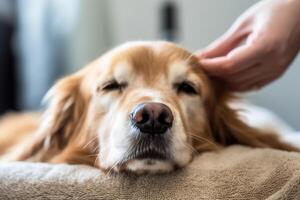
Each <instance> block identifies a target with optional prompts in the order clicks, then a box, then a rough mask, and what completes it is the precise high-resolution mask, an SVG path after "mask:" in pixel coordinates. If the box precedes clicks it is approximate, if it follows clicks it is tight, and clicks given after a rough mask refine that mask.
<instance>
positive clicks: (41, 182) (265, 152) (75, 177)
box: [0, 146, 300, 200]
mask: <svg viewBox="0 0 300 200" xmlns="http://www.w3.org/2000/svg"><path fill="white" fill-rule="evenodd" d="M0 199H26V200H28V199H83V200H84V199H151V200H154V199H209V200H212V199H255V200H256V199H270V200H271V199H272V200H274V199H288V200H291V199H300V154H298V153H289V152H283V151H277V150H270V149H251V148H248V147H242V146H232V147H229V148H227V149H224V150H221V151H220V152H208V153H204V154H202V155H200V156H198V157H197V158H196V159H195V160H194V161H193V162H192V163H191V164H190V165H189V166H188V167H187V168H185V169H182V170H178V171H175V172H173V173H170V174H166V175H155V176H153V175H147V176H141V177H138V176H134V175H125V174H122V175H120V174H119V175H105V174H103V173H102V172H101V171H100V170H98V169H95V168H92V167H88V166H72V165H49V164H41V163H22V162H20V163H7V164H1V165H0Z"/></svg>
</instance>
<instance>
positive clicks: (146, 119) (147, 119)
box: [137, 112, 150, 124]
mask: <svg viewBox="0 0 300 200" xmlns="http://www.w3.org/2000/svg"><path fill="white" fill-rule="evenodd" d="M149 119H150V116H149V114H148V113H147V112H143V113H142V117H141V120H140V121H138V122H137V123H139V124H144V123H146V122H147V121H149Z"/></svg>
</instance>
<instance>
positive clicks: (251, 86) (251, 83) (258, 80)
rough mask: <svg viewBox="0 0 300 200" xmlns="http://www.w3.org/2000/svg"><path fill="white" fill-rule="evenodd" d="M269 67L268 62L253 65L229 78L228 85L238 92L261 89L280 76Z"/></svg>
mask: <svg viewBox="0 0 300 200" xmlns="http://www.w3.org/2000/svg"><path fill="white" fill-rule="evenodd" d="M269 69H270V68H269V65H266V64H265V65H260V64H259V65H255V66H251V67H250V68H249V69H247V70H245V71H242V72H239V73H237V74H235V75H233V76H232V77H231V78H230V79H228V81H227V83H228V86H229V88H231V89H232V90H234V91H238V92H243V91H249V90H256V89H259V88H261V87H263V86H265V85H266V84H268V83H270V82H272V81H273V80H275V79H276V78H278V75H277V74H276V73H274V72H270V70H269Z"/></svg>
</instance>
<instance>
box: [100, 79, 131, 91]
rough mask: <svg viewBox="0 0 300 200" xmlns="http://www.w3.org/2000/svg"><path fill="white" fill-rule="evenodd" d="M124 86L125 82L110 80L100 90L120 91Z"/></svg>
mask: <svg viewBox="0 0 300 200" xmlns="http://www.w3.org/2000/svg"><path fill="white" fill-rule="evenodd" d="M126 86H127V83H118V82H117V81H110V82H109V83H107V84H106V85H105V86H104V87H103V88H102V90H104V91H113V90H119V91H122V90H123V89H124V88H126Z"/></svg>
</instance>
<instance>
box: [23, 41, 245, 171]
mask: <svg viewBox="0 0 300 200" xmlns="http://www.w3.org/2000/svg"><path fill="white" fill-rule="evenodd" d="M49 97H50V105H49V108H48V110H47V112H46V114H45V118H44V120H43V122H42V125H41V128H40V130H39V131H38V134H37V135H38V136H37V139H36V141H35V142H34V145H33V147H32V150H31V152H30V153H28V152H27V157H28V155H29V154H30V155H32V154H37V152H42V151H43V152H44V154H43V155H42V159H43V160H48V161H53V162H69V163H82V162H86V163H89V164H96V165H97V166H99V167H100V168H101V169H104V170H113V171H132V172H136V173H143V172H150V173H156V172H166V171H171V170H172V169H174V168H176V167H183V166H185V165H187V164H188V163H189V162H190V161H191V159H192V157H193V154H194V153H195V152H196V151H204V150H210V149H214V148H217V146H218V145H217V144H220V145H222V144H228V143H233V142H235V140H239V137H243V136H241V133H237V132H239V129H240V121H239V120H238V119H237V117H236V116H235V113H234V112H233V111H232V110H231V109H230V108H229V107H228V106H227V103H226V101H227V98H228V97H229V95H228V93H227V92H224V88H223V87H222V85H220V83H218V82H216V81H214V80H212V79H211V78H209V77H208V76H207V75H206V74H205V73H204V71H203V70H202V69H201V66H199V64H198V60H197V58H196V57H194V56H193V54H191V53H189V52H188V51H186V50H184V49H182V48H180V47H178V46H176V45H174V44H171V43H167V42H137V43H128V44H125V45H122V46H120V47H118V48H116V49H113V50H112V51H110V52H108V53H106V54H105V55H103V56H102V57H101V58H100V59H98V60H96V61H95V62H93V63H92V64H90V65H88V66H87V67H85V68H84V69H82V70H81V71H79V72H78V73H76V74H74V75H71V76H69V77H66V78H64V79H62V80H61V81H60V82H58V83H57V84H56V86H54V88H53V89H52V90H51V92H50V94H49ZM225 132H226V133H225ZM236 135H238V136H236ZM246 140H247V138H246ZM216 143H217V144H216ZM39 149H42V150H39ZM25 157H26V156H25ZM90 158H94V159H92V160H91V159H90Z"/></svg>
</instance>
